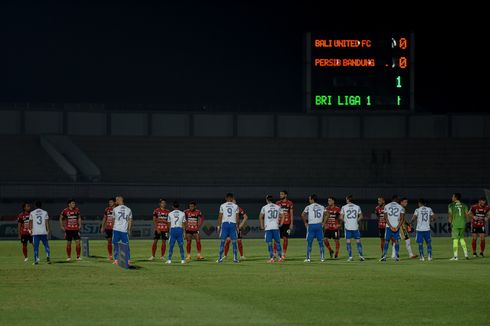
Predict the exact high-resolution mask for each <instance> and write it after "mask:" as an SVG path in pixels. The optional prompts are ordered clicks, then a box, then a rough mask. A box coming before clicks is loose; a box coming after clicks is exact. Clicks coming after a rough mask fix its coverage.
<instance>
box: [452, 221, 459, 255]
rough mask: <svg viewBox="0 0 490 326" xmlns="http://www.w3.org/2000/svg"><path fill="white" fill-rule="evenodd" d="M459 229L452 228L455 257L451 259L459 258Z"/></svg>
mask: <svg viewBox="0 0 490 326" xmlns="http://www.w3.org/2000/svg"><path fill="white" fill-rule="evenodd" d="M458 230H459V229H457V228H454V227H453V228H452V230H451V238H452V240H453V258H451V260H457V259H458V242H459V232H458Z"/></svg>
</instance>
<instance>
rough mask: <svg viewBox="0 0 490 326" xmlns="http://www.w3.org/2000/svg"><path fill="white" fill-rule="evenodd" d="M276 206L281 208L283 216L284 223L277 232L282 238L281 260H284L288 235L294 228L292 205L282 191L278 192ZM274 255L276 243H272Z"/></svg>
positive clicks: (286, 194) (286, 193) (284, 191)
mask: <svg viewBox="0 0 490 326" xmlns="http://www.w3.org/2000/svg"><path fill="white" fill-rule="evenodd" d="M276 205H278V206H279V207H281V213H282V215H284V222H283V224H282V226H281V227H279V232H280V235H281V238H282V257H281V258H282V259H286V252H287V250H288V242H289V235H290V234H291V231H292V230H293V226H294V211H293V209H294V204H293V202H292V201H290V200H289V199H288V192H287V191H286V190H283V191H281V192H279V200H278V201H277V202H276ZM275 255H276V243H275V242H274V256H275Z"/></svg>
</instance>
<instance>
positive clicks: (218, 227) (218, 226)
mask: <svg viewBox="0 0 490 326" xmlns="http://www.w3.org/2000/svg"><path fill="white" fill-rule="evenodd" d="M222 221H223V212H221V209H220V212H219V214H218V221H217V223H216V224H217V225H216V229H217V230H218V233H219V230H220V229H221V222H222Z"/></svg>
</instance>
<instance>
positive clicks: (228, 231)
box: [220, 222, 237, 240]
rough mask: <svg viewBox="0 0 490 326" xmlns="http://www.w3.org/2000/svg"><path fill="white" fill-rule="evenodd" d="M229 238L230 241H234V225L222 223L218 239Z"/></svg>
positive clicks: (235, 235) (235, 236)
mask: <svg viewBox="0 0 490 326" xmlns="http://www.w3.org/2000/svg"><path fill="white" fill-rule="evenodd" d="M228 237H230V239H231V240H236V238H237V234H236V223H231V222H223V223H221V232H220V239H221V240H226V238H228Z"/></svg>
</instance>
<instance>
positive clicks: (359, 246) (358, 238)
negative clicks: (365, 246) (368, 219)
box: [355, 230, 364, 261]
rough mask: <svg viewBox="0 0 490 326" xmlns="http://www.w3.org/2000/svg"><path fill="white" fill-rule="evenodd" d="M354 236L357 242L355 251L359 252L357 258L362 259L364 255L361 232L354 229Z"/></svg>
mask: <svg viewBox="0 0 490 326" xmlns="http://www.w3.org/2000/svg"><path fill="white" fill-rule="evenodd" d="M355 237H356V242H357V252H358V253H359V258H360V259H361V260H362V261H364V255H363V253H362V243H361V232H360V231H359V230H356V231H355Z"/></svg>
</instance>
